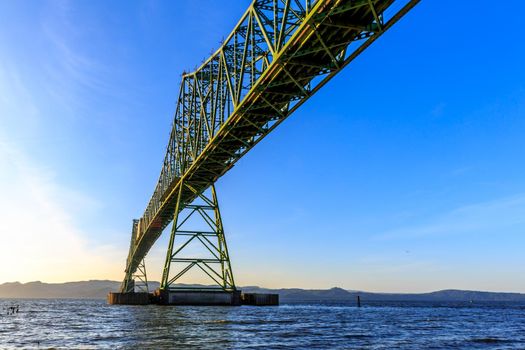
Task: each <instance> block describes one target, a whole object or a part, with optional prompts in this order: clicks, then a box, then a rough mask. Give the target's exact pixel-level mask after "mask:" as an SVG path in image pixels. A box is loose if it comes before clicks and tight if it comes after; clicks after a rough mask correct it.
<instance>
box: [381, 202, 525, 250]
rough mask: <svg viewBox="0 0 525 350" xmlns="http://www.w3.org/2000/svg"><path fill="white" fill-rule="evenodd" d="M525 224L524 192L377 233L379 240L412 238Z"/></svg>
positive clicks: (498, 231) (485, 230) (496, 230)
mask: <svg viewBox="0 0 525 350" xmlns="http://www.w3.org/2000/svg"><path fill="white" fill-rule="evenodd" d="M518 224H520V225H522V224H525V194H518V195H515V196H510V197H505V198H499V199H495V200H492V201H487V202H482V203H477V204H471V205H466V206H462V207H459V208H456V209H454V210H451V211H450V212H448V213H445V214H443V215H441V216H439V217H437V218H434V219H432V220H429V221H428V222H427V223H426V224H421V225H415V226H408V227H402V228H398V229H395V230H391V231H387V232H384V233H381V234H379V235H377V236H376V237H375V238H376V239H383V240H384V239H409V238H418V237H427V236H437V235H458V234H468V233H472V232H492V233H494V234H496V233H502V231H504V230H507V229H509V228H511V227H514V226H516V225H518Z"/></svg>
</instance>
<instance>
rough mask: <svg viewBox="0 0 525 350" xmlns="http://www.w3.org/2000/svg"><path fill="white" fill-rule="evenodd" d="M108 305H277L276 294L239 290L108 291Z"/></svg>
mask: <svg viewBox="0 0 525 350" xmlns="http://www.w3.org/2000/svg"><path fill="white" fill-rule="evenodd" d="M108 304H110V305H148V304H159V305H202V306H240V305H255V306H272V305H279V295H278V294H266V293H241V291H240V290H237V291H234V292H225V291H221V290H213V291H194V290H188V291H185V290H175V291H173V290H171V291H170V290H159V289H157V290H156V291H155V292H153V293H109V294H108Z"/></svg>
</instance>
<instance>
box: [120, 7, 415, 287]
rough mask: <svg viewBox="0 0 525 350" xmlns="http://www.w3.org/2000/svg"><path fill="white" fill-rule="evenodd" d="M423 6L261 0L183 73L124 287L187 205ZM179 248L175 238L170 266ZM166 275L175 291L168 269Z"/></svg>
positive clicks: (135, 231)
mask: <svg viewBox="0 0 525 350" xmlns="http://www.w3.org/2000/svg"><path fill="white" fill-rule="evenodd" d="M418 2H419V0H411V1H404V2H403V3H402V4H401V6H403V7H400V6H399V3H400V2H399V1H394V0H356V1H349V0H346V1H343V0H318V1H308V0H307V1H303V2H301V1H299V0H257V1H254V3H253V4H252V5H251V6H250V8H249V9H248V11H247V12H246V13H245V14H244V16H243V17H242V19H241V21H240V22H239V24H238V25H237V27H236V28H235V29H234V31H233V32H232V34H231V35H230V36H229V37H228V39H226V40H225V42H224V44H223V45H222V47H221V48H220V49H219V50H218V51H217V52H216V53H215V54H214V55H213V56H212V57H210V58H209V59H208V60H207V61H206V62H204V63H203V65H202V66H201V67H200V68H199V69H197V70H196V71H195V72H192V73H188V74H185V75H184V76H183V81H182V84H181V91H180V94H179V99H178V104H177V112H176V115H175V121H174V125H173V129H172V132H171V135H170V141H169V144H168V147H167V153H166V158H165V161H164V164H163V168H162V171H161V176H160V178H159V182H158V183H157V187H156V188H155V192H154V194H153V196H152V198H151V200H150V202H149V204H148V207H147V209H146V211H145V213H144V216H143V217H142V218H141V219H140V220H139V221H137V222H136V224H134V229H133V234H132V240H131V244H130V252H129V255H128V260H127V265H126V277H125V280H124V283H123V287H122V289H123V290H127V289H129V285H128V282H129V281H132V280H133V274H134V273H135V272H136V270H137V268H138V267H139V266H140V264H141V262H142V261H143V259H144V257H145V255H146V254H147V253H148V251H149V250H150V248H151V247H152V245H153V244H154V242H155V241H156V240H157V239H158V238H159V236H160V235H161V233H162V231H163V230H164V229H165V228H166V226H168V225H169V224H170V223H171V222H172V221H174V219H176V218H177V217H178V215H179V213H180V212H181V211H182V210H184V209H191V205H192V204H191V203H192V202H193V201H194V200H195V199H197V198H199V197H200V196H201V195H202V194H203V193H204V191H205V190H207V189H208V188H210V186H212V185H213V184H214V183H215V181H217V179H218V178H219V177H221V176H222V175H224V174H225V173H226V172H227V171H228V170H229V169H230V168H231V167H232V166H233V165H234V163H235V162H236V161H237V160H238V159H239V158H241V157H242V156H243V155H244V154H245V153H246V152H248V151H249V150H250V149H251V148H252V147H253V146H255V145H256V144H257V143H258V142H259V141H260V140H261V139H262V138H264V136H266V135H267V134H268V133H270V132H271V131H272V130H273V129H274V128H275V127H276V126H277V125H279V124H280V123H281V122H282V121H283V120H284V119H285V118H286V117H288V116H289V115H290V114H291V113H293V112H294V111H295V110H296V109H297V108H299V106H301V105H302V104H303V103H304V102H305V101H306V100H307V99H308V98H309V97H310V96H312V95H313V94H314V93H315V92H317V91H318V90H319V89H320V88H321V87H322V86H323V85H324V84H325V83H326V82H328V81H329V80H330V79H331V78H332V77H333V76H334V75H335V74H337V73H338V72H339V71H341V69H343V68H344V67H345V66H346V65H347V64H349V63H350V62H351V61H352V60H353V59H354V58H356V57H357V56H358V55H359V54H360V53H361V52H363V51H364V50H365V49H366V48H367V47H368V46H369V45H370V44H371V43H373V42H374V41H375V40H376V39H377V38H378V37H379V36H381V35H382V34H383V33H384V32H385V31H387V30H388V29H389V28H391V27H392V25H393V24H395V23H396V22H397V21H398V20H399V19H400V18H401V17H402V16H403V15H405V14H406V13H407V12H408V11H409V10H410V9H412V8H413V7H414V6H415V5H416V4H417V3H418ZM395 7H397V10H394V8H395ZM389 12H391V13H390V15H388V13H389ZM213 191H214V189H213ZM221 225H222V224H221ZM173 227H174V229H175V230H177V224H176V223H175V224H174V225H173ZM173 235H174V233H173V232H172V237H173ZM223 238H224V235H223V234H222V238H219V240H220V239H223ZM224 245H225V240H224ZM173 249H174V248H173V242H170V247H169V249H168V257H167V262H168V260H170V259H172V258H173ZM220 254H221V253H220V249H219V256H218V258H219V260H224V259H223V257H222V256H221V255H220ZM171 261H172V260H171ZM223 262H224V261H223ZM227 264H228V266H229V258H228V261H227ZM168 270H169V267H168ZM226 270H228V268H227V269H226ZM229 271H230V273H231V269H229ZM221 274H222V275H221V276H224V268H223V270H222V272H221ZM164 275H165V276H163V286H164V287H168V286H169V285H170V284H171V283H170V279H169V278H168V275H169V271H168V273H166V267H165V271H164ZM171 282H173V281H171ZM220 282H221V283H218V285H221V286H222V288H223V289H225V290H235V285H234V283H233V274H232V275H231V283H224V278H223V280H222V281H220Z"/></svg>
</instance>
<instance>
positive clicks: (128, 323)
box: [0, 299, 525, 349]
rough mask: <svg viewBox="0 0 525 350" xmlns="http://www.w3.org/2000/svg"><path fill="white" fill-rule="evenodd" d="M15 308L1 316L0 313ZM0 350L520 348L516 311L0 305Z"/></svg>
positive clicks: (522, 316) (394, 306)
mask: <svg viewBox="0 0 525 350" xmlns="http://www.w3.org/2000/svg"><path fill="white" fill-rule="evenodd" d="M16 304H19V305H20V312H19V313H18V314H14V315H7V311H6V307H8V306H11V305H16ZM0 311H1V314H0V349H19V348H27V349H50V348H53V349H131V348H135V349H169V348H179V349H185V348H195V349H216V348H223V349H230V348H231V349H256V348H258V349H306V348H308V349H363V348H364V349H525V306H524V305H515V304H514V305H513V304H501V303H499V304H491V303H486V304H440V305H436V304H434V305H433V304H424V303H404V304H400V303H391V304H388V303H384V304H377V305H366V306H364V307H362V308H356V307H355V306H354V305H345V304H288V305H281V306H278V307H253V306H242V307H189V306H186V307H181V306H176V307H174V306H157V305H149V306H109V305H106V303H105V301H103V300H27V299H26V300H9V299H0Z"/></svg>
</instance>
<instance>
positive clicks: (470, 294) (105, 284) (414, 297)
mask: <svg viewBox="0 0 525 350" xmlns="http://www.w3.org/2000/svg"><path fill="white" fill-rule="evenodd" d="M158 286H159V283H158V282H151V283H150V288H151V290H154V289H156V288H158ZM119 287H120V282H118V281H109V280H91V281H78V282H65V283H44V282H39V281H37V282H28V283H19V282H8V283H3V284H0V298H21V299H30V298H32V299H39V298H42V299H105V298H106V296H107V294H108V293H109V292H111V291H117V290H118V289H119ZM239 289H241V290H242V291H244V292H251V293H257V292H260V293H277V294H279V296H280V300H281V302H284V303H287V302H323V301H333V302H338V301H339V302H347V301H355V300H356V298H357V295H359V296H360V297H361V299H362V300H366V301H372V302H380V301H383V302H386V301H391V302H394V301H398V302H412V301H414V302H416V301H417V302H449V301H455V302H469V301H473V302H490V301H492V302H525V294H523V293H505V292H485V291H467V290H452V289H449V290H441V291H435V292H429V293H372V292H365V291H349V290H345V289H342V288H330V289H301V288H281V289H270V288H262V287H256V286H245V287H239Z"/></svg>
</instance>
